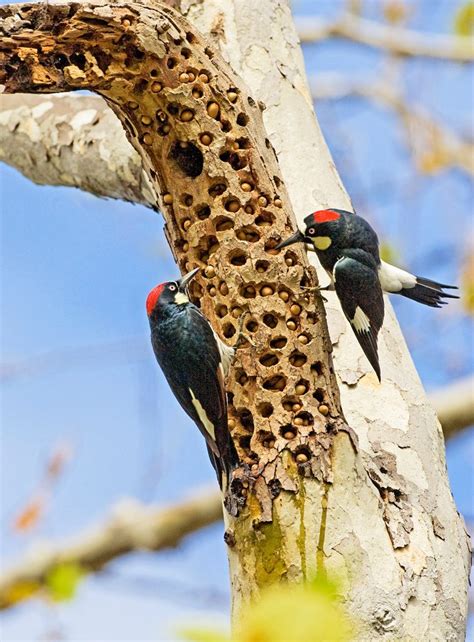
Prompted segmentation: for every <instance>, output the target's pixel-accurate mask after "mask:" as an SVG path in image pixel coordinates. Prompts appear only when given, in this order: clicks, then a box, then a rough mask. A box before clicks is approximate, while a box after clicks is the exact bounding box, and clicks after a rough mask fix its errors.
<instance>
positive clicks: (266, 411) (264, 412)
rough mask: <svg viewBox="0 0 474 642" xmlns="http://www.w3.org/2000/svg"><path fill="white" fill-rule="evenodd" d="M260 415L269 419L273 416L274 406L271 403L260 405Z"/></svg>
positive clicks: (258, 408)
mask: <svg viewBox="0 0 474 642" xmlns="http://www.w3.org/2000/svg"><path fill="white" fill-rule="evenodd" d="M257 410H258V413H259V415H260V416H261V417H264V418H267V417H271V416H272V415H273V406H272V404H271V403H266V402H263V403H260V404H258V406H257Z"/></svg>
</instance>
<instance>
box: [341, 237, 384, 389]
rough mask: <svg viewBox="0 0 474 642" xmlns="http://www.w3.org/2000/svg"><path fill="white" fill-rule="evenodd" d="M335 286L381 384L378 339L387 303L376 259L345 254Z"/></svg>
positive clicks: (359, 252)
mask: <svg viewBox="0 0 474 642" xmlns="http://www.w3.org/2000/svg"><path fill="white" fill-rule="evenodd" d="M334 283H335V289H336V293H337V296H338V297H339V300H340V302H341V306H342V309H343V311H344V314H345V315H346V317H347V319H348V321H349V322H350V324H351V327H352V329H353V330H354V334H355V335H356V337H357V340H358V341H359V343H360V345H361V347H362V350H363V351H364V353H365V356H366V357H367V359H368V360H369V361H370V364H371V365H372V367H373V369H374V370H375V372H376V374H377V377H378V379H379V381H380V364H379V357H378V349H377V337H378V333H379V330H380V328H381V327H382V323H383V317H384V302H383V294H382V288H381V286H380V281H379V278H378V273H377V266H376V263H375V261H374V259H373V258H372V257H371V256H370V255H368V254H367V253H366V252H363V251H362V250H346V251H345V252H343V254H342V256H341V257H340V258H339V259H338V261H337V263H336V265H335V266H334Z"/></svg>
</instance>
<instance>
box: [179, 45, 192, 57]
mask: <svg viewBox="0 0 474 642" xmlns="http://www.w3.org/2000/svg"><path fill="white" fill-rule="evenodd" d="M191 54H192V52H191V49H187V48H186V47H183V49H181V55H182V56H183V58H185V59H186V60H187V59H188V58H191Z"/></svg>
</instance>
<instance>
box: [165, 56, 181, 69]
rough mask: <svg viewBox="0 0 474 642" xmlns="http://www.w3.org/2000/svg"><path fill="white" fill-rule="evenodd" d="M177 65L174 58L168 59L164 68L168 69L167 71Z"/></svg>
mask: <svg viewBox="0 0 474 642" xmlns="http://www.w3.org/2000/svg"><path fill="white" fill-rule="evenodd" d="M177 64H178V61H177V60H176V58H168V60H167V61H166V66H167V67H168V69H174V68H175V67H176V65H177Z"/></svg>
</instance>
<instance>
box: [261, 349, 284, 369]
mask: <svg viewBox="0 0 474 642" xmlns="http://www.w3.org/2000/svg"><path fill="white" fill-rule="evenodd" d="M259 361H260V363H261V364H262V366H265V368H270V367H271V366H275V365H276V364H277V363H278V361H279V359H278V357H277V355H276V354H274V353H273V352H267V353H266V354H264V355H262V356H261V357H260V359H259Z"/></svg>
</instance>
